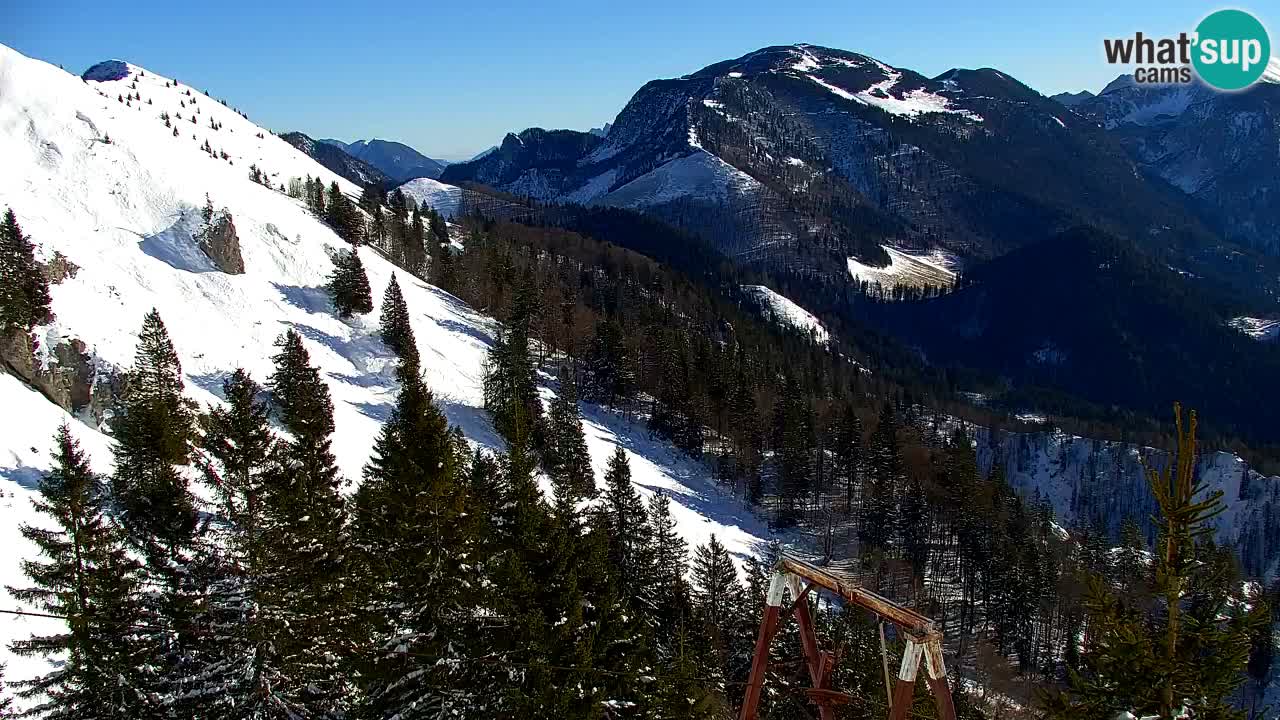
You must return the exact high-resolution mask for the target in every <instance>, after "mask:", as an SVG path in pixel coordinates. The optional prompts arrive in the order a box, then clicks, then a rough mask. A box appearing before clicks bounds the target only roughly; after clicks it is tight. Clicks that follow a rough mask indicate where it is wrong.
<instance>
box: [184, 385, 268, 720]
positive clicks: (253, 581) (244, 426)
mask: <svg viewBox="0 0 1280 720" xmlns="http://www.w3.org/2000/svg"><path fill="white" fill-rule="evenodd" d="M222 389H223V395H224V397H225V398H226V405H225V406H215V407H212V408H210V410H209V412H208V413H207V414H206V415H204V416H203V417H202V418H201V425H202V429H203V430H204V435H203V437H202V439H201V442H200V448H201V450H202V451H203V454H204V460H203V462H202V463H201V465H202V469H203V471H204V475H205V478H206V480H207V481H208V483H209V486H210V487H212V488H213V489H214V491H215V493H216V497H217V504H216V507H217V515H216V520H215V521H214V522H213V523H212V527H211V535H212V536H213V539H214V540H215V543H216V545H217V546H218V547H219V548H221V552H220V553H219V556H218V562H217V563H216V565H215V567H214V568H213V569H212V571H211V573H210V574H211V578H210V582H209V587H210V590H209V595H208V599H207V602H206V607H205V613H204V618H203V619H204V620H205V623H206V627H207V628H208V629H209V630H211V631H212V632H211V634H212V635H213V637H215V638H216V640H215V641H214V642H212V643H208V644H206V647H205V648H204V649H205V656H204V657H203V658H202V660H203V662H202V665H201V669H200V671H199V672H198V673H197V682H196V687H197V691H196V692H195V693H194V695H195V698H193V699H194V700H196V702H197V703H198V705H199V708H200V712H201V713H202V714H203V716H204V717H209V718H240V717H252V716H254V714H255V713H257V714H266V713H269V712H270V710H271V708H272V707H273V705H272V699H273V696H272V682H273V680H274V674H273V672H272V668H271V667H270V666H269V665H268V663H269V659H270V657H271V648H272V645H273V644H274V643H275V642H277V638H275V637H273V635H272V631H273V629H274V630H277V631H278V630H279V628H278V627H274V626H273V624H272V622H271V619H270V618H269V617H268V616H267V615H266V614H264V608H265V603H264V597H265V593H266V590H267V587H266V583H267V582H268V573H267V568H268V567H269V565H268V562H267V560H268V558H269V557H270V556H271V553H272V552H273V548H270V547H268V546H267V545H266V543H265V541H264V527H265V510H266V508H265V500H266V495H267V492H268V486H267V482H268V472H269V470H270V463H271V458H272V455H273V453H274V451H275V443H276V440H275V436H274V434H273V433H272V432H271V427H270V424H269V410H268V408H267V405H266V403H265V402H264V401H262V400H260V399H259V397H258V396H259V395H260V393H261V388H260V387H259V386H258V384H257V383H255V382H254V381H253V379H252V378H250V377H249V374H248V373H246V372H245V371H244V370H242V369H237V370H236V371H235V372H233V373H232V374H231V376H230V377H229V378H227V380H225V381H224V382H223V385H222Z"/></svg>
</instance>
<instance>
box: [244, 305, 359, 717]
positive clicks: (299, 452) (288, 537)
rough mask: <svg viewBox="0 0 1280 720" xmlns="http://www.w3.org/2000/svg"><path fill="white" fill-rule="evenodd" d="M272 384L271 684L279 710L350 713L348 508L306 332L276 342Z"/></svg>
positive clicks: (266, 665)
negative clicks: (277, 436) (275, 434)
mask: <svg viewBox="0 0 1280 720" xmlns="http://www.w3.org/2000/svg"><path fill="white" fill-rule="evenodd" d="M276 346H277V347H278V348H280V350H279V352H278V353H277V354H276V355H275V357H274V358H273V360H274V362H275V372H274V373H273V374H272V376H271V378H270V381H269V387H270V389H271V396H272V400H273V402H274V407H275V410H276V413H277V417H278V418H279V420H280V424H281V425H282V426H283V427H284V429H285V430H286V431H287V432H288V433H289V438H288V439H287V440H283V441H281V442H279V443H278V444H277V445H276V449H275V453H274V456H273V458H272V460H271V463H270V469H269V471H268V474H267V478H266V487H267V488H268V491H267V492H266V493H265V495H264V498H263V499H264V512H263V515H264V517H263V531H262V541H263V544H264V546H265V547H268V548H271V553H270V554H269V555H268V556H267V557H266V558H265V559H264V572H263V575H264V582H263V586H264V590H263V593H262V613H263V615H264V616H265V617H266V618H269V619H270V623H271V624H270V628H269V636H270V637H271V638H272V642H271V644H270V645H269V647H268V650H269V653H268V657H266V658H263V659H262V660H260V661H259V662H260V663H261V665H262V668H263V672H268V673H270V677H269V679H268V682H269V685H270V687H271V692H272V694H271V696H270V698H268V700H267V702H269V703H270V704H271V706H272V707H274V708H275V710H273V712H276V713H280V714H282V715H285V716H286V717H294V716H296V717H300V718H325V717H332V716H335V715H337V714H340V713H342V712H344V711H345V708H346V705H347V704H348V703H349V701H350V699H351V694H350V688H349V682H350V678H349V676H348V674H347V673H346V672H344V670H343V666H342V658H343V657H345V655H346V654H347V652H349V648H350V638H349V636H348V634H349V633H350V632H351V631H352V630H353V617H354V613H353V611H352V603H353V599H352V588H351V586H350V582H349V578H348V577H347V568H348V563H349V560H348V557H347V540H348V538H347V534H346V529H345V524H346V504H345V502H344V500H343V497H342V495H341V494H340V489H341V485H342V478H341V476H340V475H339V474H338V468H337V465H336V462H335V460H334V457H333V452H332V450H331V443H332V440H331V436H332V434H333V431H334V423H333V401H332V400H331V399H330V397H329V388H328V387H327V386H326V385H325V383H324V381H323V380H322V379H321V378H320V372H319V370H318V369H317V368H315V367H314V366H313V365H311V358H310V355H309V354H308V353H307V350H306V347H305V346H304V345H303V343H302V336H300V335H299V334H298V333H297V332H296V331H294V330H290V331H288V332H287V333H286V334H285V335H283V336H282V337H281V338H280V340H279V341H278V342H277V343H276Z"/></svg>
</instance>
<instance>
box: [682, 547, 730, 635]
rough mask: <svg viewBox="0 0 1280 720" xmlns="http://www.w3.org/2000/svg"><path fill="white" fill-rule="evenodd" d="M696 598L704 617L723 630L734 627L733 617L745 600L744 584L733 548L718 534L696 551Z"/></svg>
mask: <svg viewBox="0 0 1280 720" xmlns="http://www.w3.org/2000/svg"><path fill="white" fill-rule="evenodd" d="M691 577H692V581H693V597H694V602H695V604H696V606H697V608H698V610H699V612H700V613H701V615H702V617H703V620H704V621H705V622H706V623H707V624H708V625H709V626H710V627H712V628H715V629H717V630H719V631H720V632H721V633H726V632H729V631H730V628H731V623H730V620H731V618H732V617H733V615H734V613H735V612H736V611H737V609H738V606H739V604H740V603H741V602H742V585H741V584H740V583H739V582H738V570H737V568H735V567H734V565H733V559H732V558H730V557H729V551H728V550H726V549H725V547H724V545H722V544H721V543H720V541H719V540H717V539H716V536H715V535H712V536H711V539H710V540H708V541H707V544H706V545H700V546H698V548H697V549H696V550H694V551H693V571H692V574H691Z"/></svg>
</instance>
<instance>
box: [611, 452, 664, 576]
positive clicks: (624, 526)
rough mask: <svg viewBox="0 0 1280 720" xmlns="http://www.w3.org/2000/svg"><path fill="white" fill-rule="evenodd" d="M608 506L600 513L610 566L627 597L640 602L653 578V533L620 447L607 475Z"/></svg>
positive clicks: (614, 454) (624, 453) (628, 464)
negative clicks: (605, 530) (607, 541)
mask: <svg viewBox="0 0 1280 720" xmlns="http://www.w3.org/2000/svg"><path fill="white" fill-rule="evenodd" d="M604 482H605V493H604V502H603V504H601V505H600V513H601V514H602V518H603V520H604V523H603V524H604V527H605V528H606V529H607V533H608V539H609V565H610V567H612V568H614V569H615V570H616V571H617V573H618V577H619V578H620V582H621V583H622V590H623V593H624V595H625V596H626V597H627V598H628V599H629V600H635V599H637V598H639V596H640V595H641V593H642V592H643V591H644V590H645V589H647V588H648V587H650V579H651V578H652V577H653V532H652V529H651V528H650V527H649V514H648V511H647V510H646V508H645V506H644V501H643V500H641V498H640V493H638V492H636V489H635V487H634V486H633V485H632V484H631V464H630V463H629V462H628V461H627V453H626V451H625V450H623V449H622V447H621V446H618V447H617V448H616V449H615V450H614V453H613V455H612V456H611V457H610V458H609V467H608V468H607V469H606V470H605V474H604Z"/></svg>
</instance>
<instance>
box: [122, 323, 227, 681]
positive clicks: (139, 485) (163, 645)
mask: <svg viewBox="0 0 1280 720" xmlns="http://www.w3.org/2000/svg"><path fill="white" fill-rule="evenodd" d="M111 428H112V433H113V436H114V440H115V448H114V450H115V461H116V467H115V472H114V473H113V475H112V477H111V488H112V494H113V497H114V500H115V502H116V505H117V508H118V512H119V515H120V518H121V521H122V524H123V526H124V529H125V531H126V533H127V537H128V539H129V542H130V544H131V545H132V546H133V547H134V548H136V549H137V550H138V551H139V552H140V553H141V555H142V557H143V558H145V560H146V564H145V567H144V574H143V577H144V582H145V585H144V588H145V590H146V593H145V598H146V601H145V603H144V605H145V612H146V615H145V619H146V621H147V622H146V624H147V625H148V626H149V628H148V632H146V633H140V636H144V637H145V643H146V647H147V650H146V652H147V653H149V654H150V655H151V656H152V657H151V664H152V666H153V668H154V670H153V671H152V672H150V673H148V674H147V676H146V677H147V679H148V681H149V682H150V683H152V685H151V686H150V687H149V688H148V692H149V693H150V694H152V695H153V696H157V697H161V698H163V702H165V703H171V702H177V701H178V700H177V699H178V698H184V697H188V696H189V695H190V693H191V692H192V690H193V683H194V682H195V678H194V676H193V674H192V673H193V672H194V671H195V665H194V664H193V661H194V658H195V657H196V655H197V654H198V653H199V649H198V647H197V646H198V645H199V644H200V638H201V636H202V634H201V632H200V629H199V628H198V627H197V625H198V623H199V619H198V617H197V616H198V614H199V608H200V606H201V604H202V603H203V597H202V596H203V594H204V591H205V588H204V580H205V576H204V574H203V570H204V562H205V560H206V559H207V557H208V555H207V554H206V553H205V552H204V548H203V547H202V544H201V537H200V535H201V528H200V523H199V517H198V514H197V510H196V506H195V498H194V496H193V495H192V493H191V489H190V487H189V481H188V478H187V474H186V471H185V469H184V466H185V465H187V464H188V462H189V461H190V460H191V453H192V442H193V440H194V439H195V406H194V403H193V402H192V401H190V400H189V399H187V398H185V397H184V396H183V376H182V367H181V364H180V363H179V360H178V355H177V352H176V351H175V350H174V347H173V343H172V342H171V341H170V339H169V333H168V330H167V329H166V328H165V325H164V321H163V320H161V318H160V314H159V313H158V312H156V311H155V310H151V311H150V312H149V313H147V315H146V316H145V317H144V319H143V323H142V330H141V332H140V333H139V335H138V347H137V350H136V352H135V356H134V363H133V366H132V368H131V369H130V371H129V374H128V376H127V380H126V385H125V392H124V394H123V396H122V398H121V400H120V402H119V404H118V406H117V411H116V414H115V415H114V416H113V417H112V419H111Z"/></svg>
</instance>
